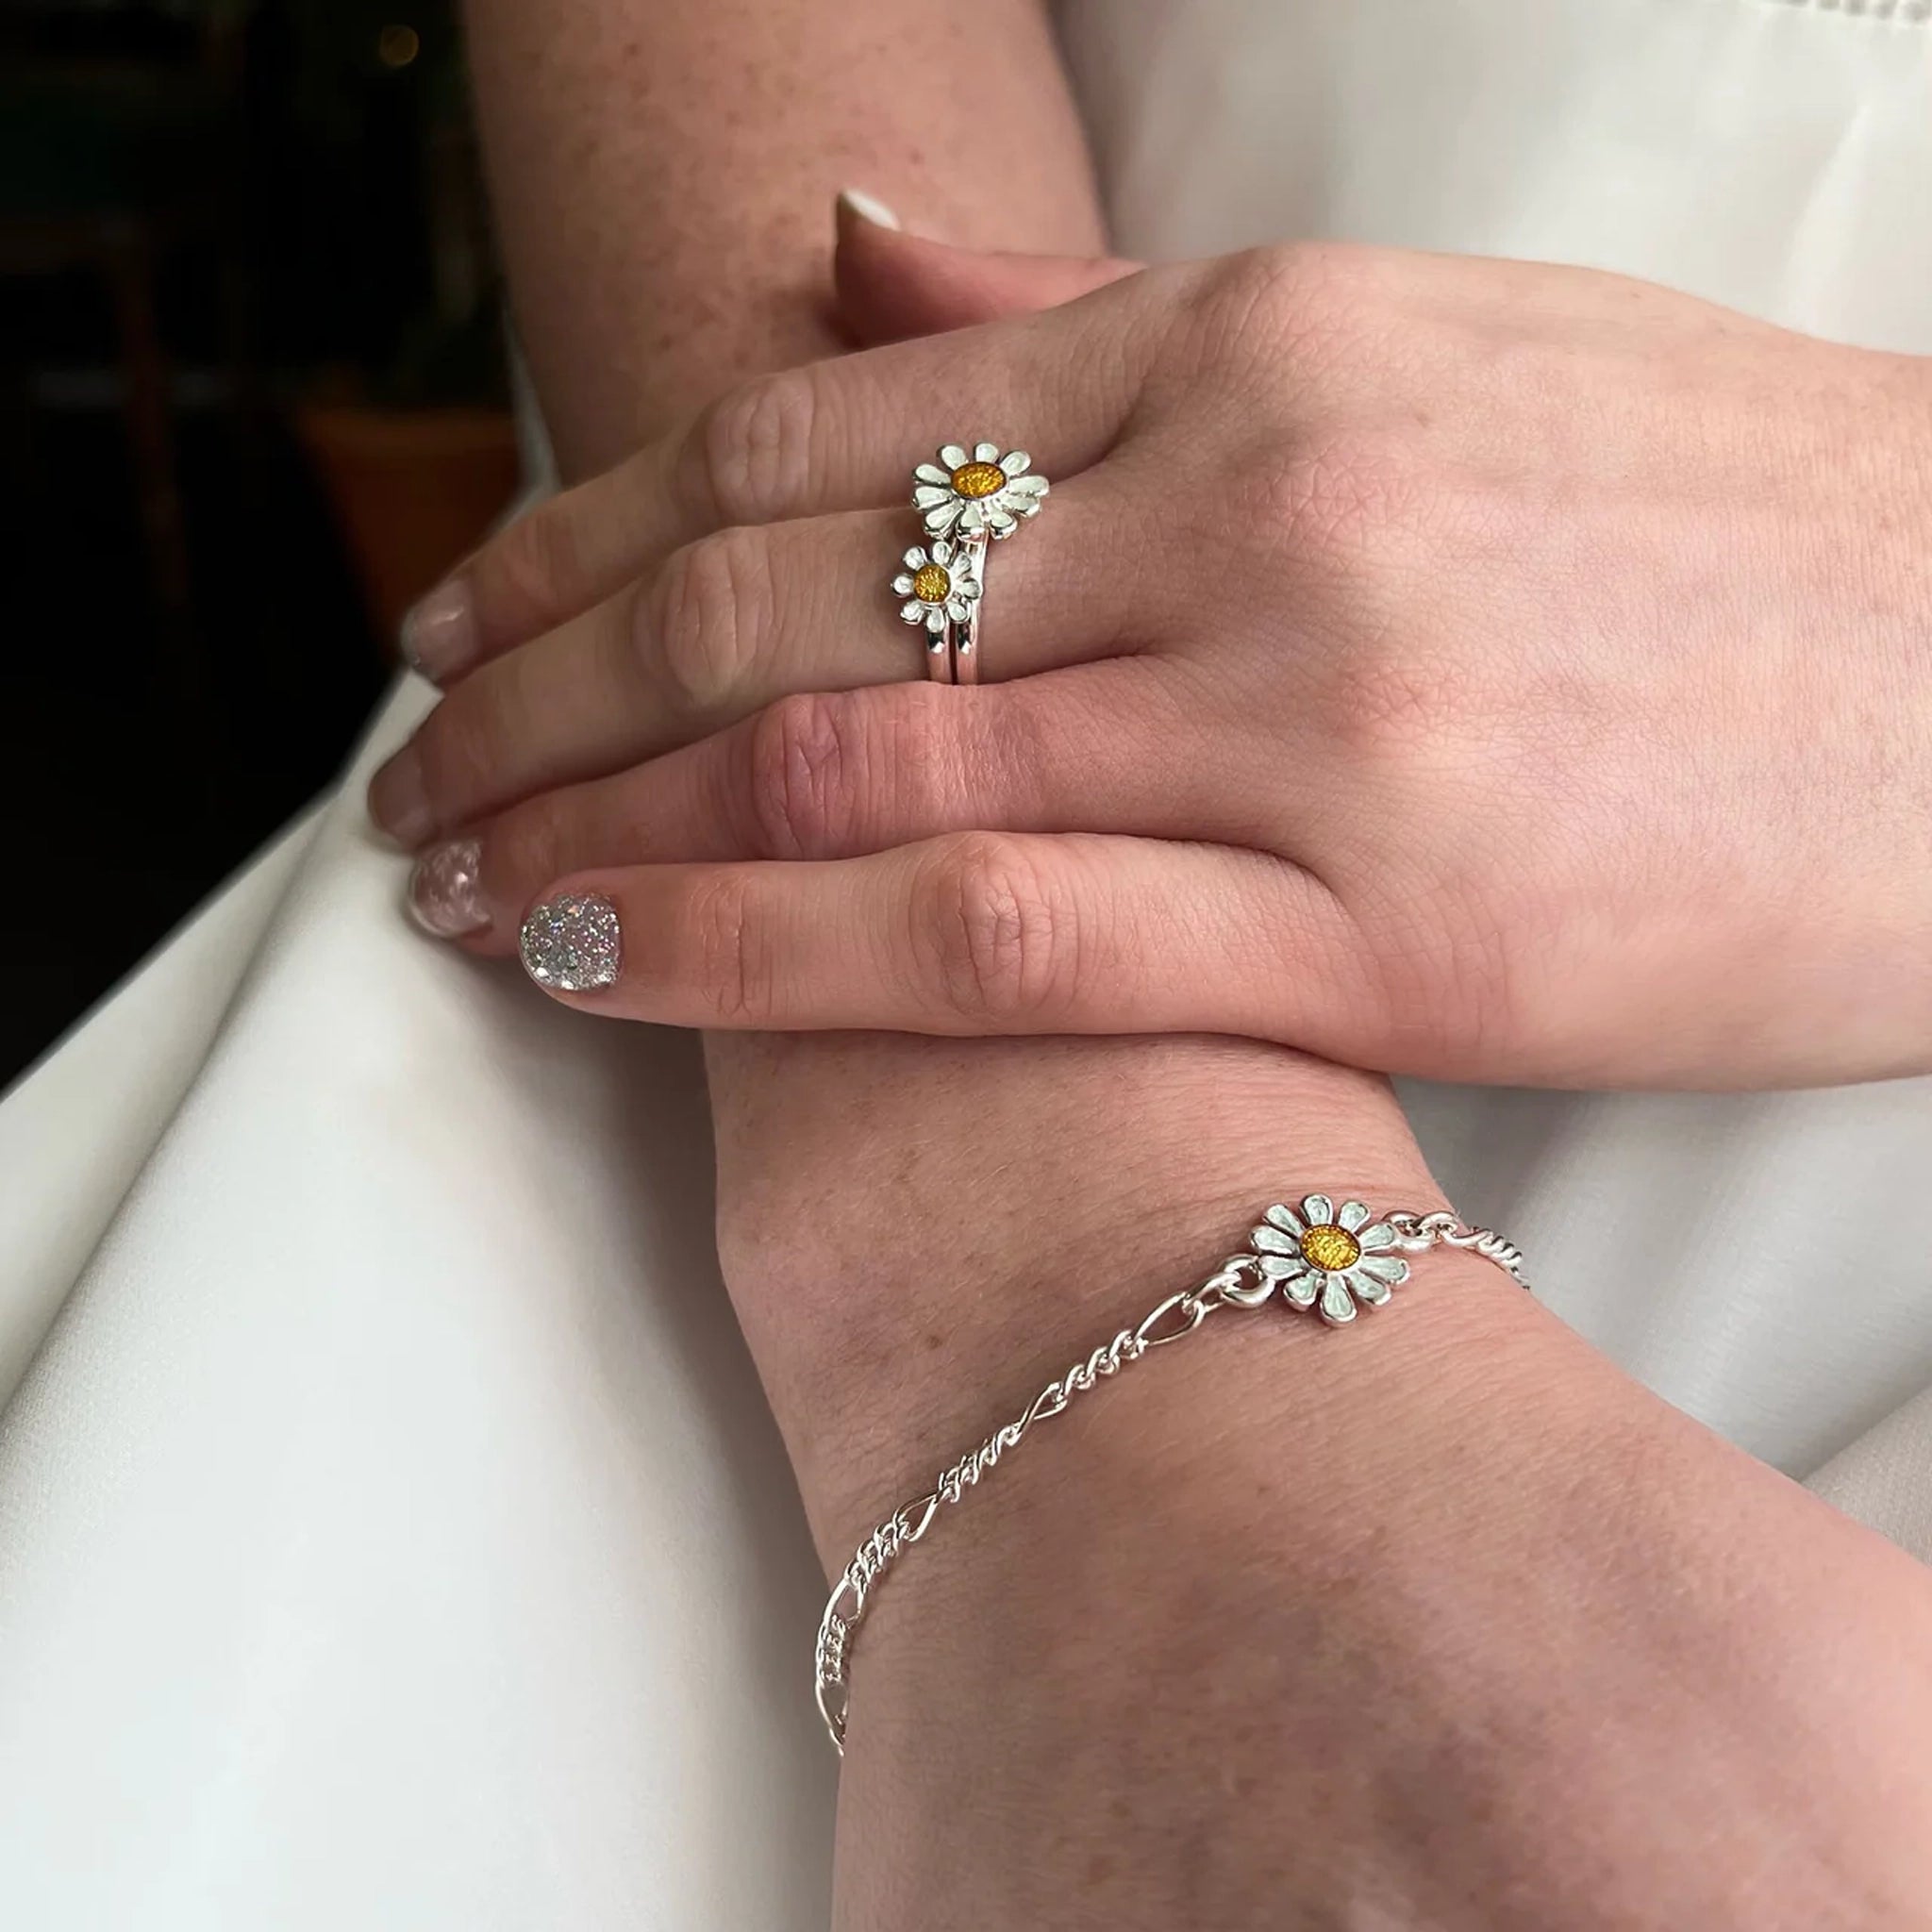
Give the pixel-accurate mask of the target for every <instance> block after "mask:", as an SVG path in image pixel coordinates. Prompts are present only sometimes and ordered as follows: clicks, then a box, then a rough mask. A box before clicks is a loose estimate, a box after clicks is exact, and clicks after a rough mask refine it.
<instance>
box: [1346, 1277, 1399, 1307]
mask: <svg viewBox="0 0 1932 1932" xmlns="http://www.w3.org/2000/svg"><path fill="white" fill-rule="evenodd" d="M1347 1280H1348V1286H1349V1290H1350V1291H1351V1292H1352V1293H1353V1294H1354V1296H1355V1298H1356V1300H1357V1301H1358V1302H1360V1303H1361V1304H1362V1306H1363V1307H1369V1308H1379V1307H1381V1306H1382V1304H1383V1303H1384V1302H1386V1301H1387V1300H1388V1299H1389V1293H1390V1290H1389V1284H1388V1283H1387V1282H1386V1281H1377V1280H1376V1279H1375V1278H1374V1275H1373V1274H1364V1273H1363V1272H1362V1271H1361V1270H1360V1269H1359V1268H1351V1269H1350V1270H1349V1271H1348V1275H1347Z"/></svg>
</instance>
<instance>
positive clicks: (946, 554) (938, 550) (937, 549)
mask: <svg viewBox="0 0 1932 1932" xmlns="http://www.w3.org/2000/svg"><path fill="white" fill-rule="evenodd" d="M932 560H933V561H934V562H935V563H951V562H952V560H953V546H952V545H951V544H950V543H948V542H947V541H946V540H945V539H944V538H943V537H941V539H940V540H939V541H938V542H937V543H935V544H934V545H933V546H932Z"/></svg>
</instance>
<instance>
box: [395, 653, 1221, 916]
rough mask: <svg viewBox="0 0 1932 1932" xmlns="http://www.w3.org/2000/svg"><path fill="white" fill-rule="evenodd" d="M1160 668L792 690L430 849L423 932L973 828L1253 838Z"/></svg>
mask: <svg viewBox="0 0 1932 1932" xmlns="http://www.w3.org/2000/svg"><path fill="white" fill-rule="evenodd" d="M1172 682H1173V681H1172V679H1171V678H1169V677H1168V676H1167V675H1166V667H1165V666H1164V664H1163V663H1162V662H1161V661H1160V660H1158V659H1155V658H1117V659H1113V660H1111V661H1109V662H1108V663H1105V664H1096V665H1088V666H1083V667H1081V668H1078V669H1076V670H1073V671H1064V672H1052V673H1049V674H1047V675H1044V676H1041V677H1038V678H1029V679H1027V680H1025V681H1024V682H1022V683H1018V684H1008V685H996V686H991V687H984V688H981V689H978V690H975V691H971V692H960V691H949V690H946V689H945V688H943V687H941V686H934V685H926V684H899V685H891V686H889V687H886V688H884V689H881V690H878V691H846V692H813V693H810V694H808V695H803V696H799V697H793V698H788V699H786V700H785V701H784V702H783V703H782V704H778V705H774V706H772V707H771V708H769V709H767V710H765V711H762V712H760V713H759V714H758V716H757V717H756V718H752V719H748V720H746V721H745V722H744V723H742V724H738V725H735V726H733V727H732V729H730V730H729V731H724V732H721V733H719V734H718V736H716V737H715V738H708V739H706V740H705V741H703V742H702V743H700V744H694V745H690V746H687V747H685V748H684V749H683V750H680V751H676V752H673V753H671V754H670V755H669V756H668V757H665V758H656V759H653V760H652V761H651V762H649V763H648V764H643V765H639V766H637V767H635V768H634V769H632V770H630V771H627V772H623V773H619V774H615V775H613V776H611V777H608V778H603V779H599V780H597V781H595V782H593V783H591V784H586V785H573V786H567V787H564V788H562V789H560V790H558V791H546V792H543V793H541V794H540V795H538V796H537V797H534V798H530V799H527V800H525V802H524V803H522V804H520V805H517V806H515V807H512V808H510V809H509V810H508V811H505V812H502V813H500V814H498V815H497V816H496V817H494V818H490V819H485V820H481V821H478V822H476V823H474V824H470V825H467V826H465V827H463V828H462V829H461V830H460V831H459V832H458V833H457V834H456V835H455V837H453V838H451V839H448V840H445V841H440V842H439V843H437V844H435V845H433V846H431V847H430V849H429V850H428V851H426V852H425V854H424V855H423V857H422V858H421V859H420V860H419V861H418V863H417V865H416V868H415V871H414V873H413V874H411V881H410V887H409V898H408V903H409V908H410V911H411V912H412V914H413V915H414V917H415V919H416V921H417V923H418V924H420V925H421V926H423V927H424V929H425V931H428V932H430V933H432V934H434V935H435V936H437V937H438V938H441V939H461V940H462V941H464V943H465V944H466V945H468V946H470V947H471V948H472V949H473V950H475V951H479V952H486V953H508V952H509V951H511V950H512V949H513V948H514V944H515V940H516V930H517V924H518V922H519V921H520V920H521V918H522V917H523V914H524V911H525V908H528V907H529V905H530V904H531V903H532V901H533V900H534V899H535V898H536V897H537V896H538V894H539V893H541V891H542V890H543V888H544V887H545V886H547V885H548V884H549V883H550V882H551V881H552V880H553V879H556V878H559V877H561V876H562V875H563V874H566V873H572V872H577V871H581V870H582V869H584V868H585V867H587V866H592V865H633V864H653V865H658V864H668V863H696V862H718V861H724V860H731V859H760V858H773V859H800V858H854V857H858V856H861V855H863V854H866V853H872V852H879V851H884V850H886V849H888V848H890V847H891V846H894V845H904V844H910V843H913V842H916V841H920V840H924V839H930V838H934V837H937V836H939V835H940V834H942V833H947V832H956V831H968V830H974V829H985V830H1008V831H1070V832H1081V831H1089V832H1116V833H1132V834H1136V835H1139V836H1141V837H1146V838H1185V839H1194V838H1220V839H1223V840H1224V841H1226V842H1229V843H1241V842H1243V841H1246V840H1249V839H1251V837H1252V834H1253V829H1254V828H1253V826H1252V824H1247V823H1241V824H1232V823H1229V822H1228V815H1227V809H1226V807H1225V802H1224V801H1222V800H1217V798H1216V795H1215V791H1214V777H1213V774H1214V773H1215V772H1216V770H1217V769H1218V768H1217V765H1216V761H1215V759H1214V758H1212V757H1210V756H1208V755H1206V753H1205V746H1206V743H1207V741H1208V739H1209V738H1210V737H1211V735H1212V733H1213V731H1214V728H1215V727H1214V725H1213V724H1212V723H1211V722H1210V721H1207V720H1204V719H1203V718H1202V717H1201V716H1200V715H1199V713H1198V711H1197V710H1196V709H1195V708H1192V707H1191V705H1189V704H1188V703H1187V702H1186V700H1185V694H1184V693H1180V692H1176V691H1174V690H1173V689H1172V688H1171V686H1172Z"/></svg>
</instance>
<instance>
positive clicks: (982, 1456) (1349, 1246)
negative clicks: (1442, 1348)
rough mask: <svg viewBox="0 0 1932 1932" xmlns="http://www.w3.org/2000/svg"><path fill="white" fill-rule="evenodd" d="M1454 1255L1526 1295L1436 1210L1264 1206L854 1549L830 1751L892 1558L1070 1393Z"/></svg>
mask: <svg viewBox="0 0 1932 1932" xmlns="http://www.w3.org/2000/svg"><path fill="white" fill-rule="evenodd" d="M1439 1245H1440V1246H1443V1247H1451V1248H1462V1249H1465V1250H1467V1251H1468V1252H1469V1253H1471V1254H1475V1255H1480V1256H1481V1257H1483V1258H1484V1259H1485V1260H1487V1261H1491V1262H1493V1263H1494V1264H1495V1265H1496V1266H1497V1267H1498V1268H1500V1269H1502V1270H1503V1271H1504V1272H1505V1273H1506V1274H1508V1275H1509V1276H1510V1277H1511V1278H1512V1279H1513V1280H1514V1281H1515V1282H1516V1284H1517V1285H1518V1286H1519V1287H1521V1288H1524V1289H1527V1288H1528V1287H1529V1282H1528V1280H1527V1279H1526V1278H1525V1276H1524V1262H1523V1253H1522V1250H1521V1249H1519V1248H1518V1247H1517V1246H1516V1245H1515V1243H1514V1242H1512V1241H1507V1240H1505V1239H1504V1237H1503V1236H1501V1235H1499V1234H1497V1233H1496V1232H1495V1231H1494V1230H1493V1229H1491V1228H1486V1227H1474V1226H1470V1225H1468V1224H1465V1223H1463V1222H1461V1221H1459V1220H1457V1217H1456V1216H1455V1215H1454V1214H1451V1213H1448V1212H1447V1211H1446V1210H1438V1211H1436V1212H1434V1213H1429V1214H1415V1213H1411V1212H1407V1211H1406V1210H1397V1211H1395V1212H1392V1213H1389V1214H1384V1215H1382V1216H1381V1217H1380V1218H1379V1219H1376V1218H1374V1217H1373V1216H1372V1215H1371V1214H1370V1212H1369V1210H1368V1209H1367V1208H1365V1207H1364V1206H1363V1205H1362V1204H1361V1203H1360V1202H1359V1201H1344V1202H1342V1203H1341V1206H1340V1208H1336V1207H1334V1206H1333V1205H1332V1203H1331V1202H1330V1200H1329V1198H1328V1197H1327V1196H1326V1195H1323V1194H1309V1195H1307V1196H1306V1197H1305V1198H1304V1199H1303V1200H1302V1202H1301V1204H1300V1208H1299V1211H1297V1210H1296V1209H1293V1208H1287V1207H1284V1206H1281V1205H1278V1204H1277V1205H1276V1206H1274V1207H1272V1208H1269V1209H1268V1210H1267V1212H1266V1215H1265V1217H1264V1219H1263V1221H1262V1223H1261V1224H1260V1225H1258V1226H1257V1227H1256V1228H1255V1229H1254V1230H1253V1232H1252V1233H1251V1235H1250V1236H1249V1247H1248V1249H1247V1251H1245V1252H1244V1253H1241V1254H1239V1255H1231V1256H1229V1257H1228V1258H1227V1259H1226V1260H1225V1261H1224V1262H1223V1263H1222V1264H1221V1266H1220V1268H1219V1269H1218V1270H1217V1271H1216V1272H1215V1274H1212V1275H1211V1276H1210V1277H1209V1278H1208V1280H1207V1281H1205V1282H1203V1283H1202V1284H1201V1286H1200V1287H1198V1288H1191V1289H1183V1290H1182V1291H1180V1292H1179V1293H1178V1294H1171V1295H1169V1296H1168V1297H1167V1299H1166V1300H1165V1301H1164V1302H1161V1303H1160V1304H1159V1305H1158V1307H1154V1308H1151V1309H1150V1310H1149V1311H1148V1312H1147V1314H1146V1315H1145V1316H1143V1317H1142V1318H1141V1322H1140V1323H1139V1324H1137V1325H1136V1326H1134V1327H1132V1328H1123V1329H1122V1330H1121V1331H1120V1333H1119V1334H1117V1335H1116V1336H1114V1338H1113V1339H1112V1340H1111V1341H1108V1342H1105V1343H1103V1344H1102V1345H1101V1346H1100V1347H1099V1348H1096V1349H1095V1350H1094V1351H1093V1352H1092V1353H1091V1355H1090V1356H1088V1357H1086V1359H1085V1360H1084V1361H1078V1362H1075V1363H1074V1365H1073V1367H1072V1368H1070V1369H1068V1370H1066V1371H1065V1372H1064V1373H1063V1374H1059V1375H1058V1376H1057V1377H1056V1378H1055V1379H1054V1380H1053V1381H1051V1382H1049V1383H1048V1384H1047V1385H1046V1387H1045V1388H1043V1389H1042V1390H1041V1391H1040V1393H1039V1394H1038V1395H1036V1396H1035V1397H1034V1398H1033V1400H1032V1401H1031V1402H1029V1403H1028V1404H1027V1405H1026V1407H1025V1408H1024V1409H1023V1410H1022V1411H1021V1413H1020V1414H1019V1415H1017V1416H1015V1417H1014V1418H1013V1420H1012V1421H1011V1422H1008V1423H1004V1424H1001V1425H1000V1426H999V1427H998V1428H996V1429H995V1430H994V1431H993V1432H992V1434H991V1435H990V1436H989V1437H987V1439H986V1440H985V1441H983V1442H981V1443H980V1444H979V1445H978V1447H977V1448H975V1449H973V1450H971V1451H969V1452H968V1453H967V1454H966V1455H964V1456H962V1457H959V1459H958V1461H957V1462H955V1463H952V1464H951V1465H949V1466H948V1467H947V1468H946V1469H945V1470H943V1471H942V1472H941V1474H940V1476H939V1479H938V1480H937V1481H936V1482H935V1483H934V1484H933V1486H932V1488H931V1489H929V1490H927V1491H925V1492H924V1494H923V1495H920V1496H916V1497H914V1498H913V1499H912V1501H910V1502H909V1503H904V1504H901V1505H900V1507H898V1508H897V1509H895V1510H894V1511H893V1512H892V1514H891V1516H889V1517H888V1518H887V1519H886V1520H885V1521H884V1522H883V1523H881V1524H879V1525H878V1527H877V1528H876V1529H874V1531H873V1532H872V1534H871V1535H870V1536H868V1537H867V1538H866V1539H865V1541H863V1542H862V1543H860V1544H859V1546H858V1549H857V1550H856V1551H854V1553H853V1556H852V1559H851V1561H850V1562H849V1563H847V1564H846V1566H845V1569H844V1571H843V1572H842V1573H841V1575H840V1577H839V1580H838V1582H837V1583H836V1584H835V1585H834V1587H833V1590H832V1593H831V1596H830V1597H829V1598H828V1599H827V1601H826V1604H825V1609H824V1616H823V1617H822V1618H821V1619H820V1620H819V1631H818V1641H817V1644H816V1646H815V1648H814V1653H813V1676H814V1679H815V1681H816V1694H817V1699H818V1707H819V1715H820V1717H822V1718H823V1719H824V1724H825V1729H826V1730H827V1731H828V1732H829V1733H830V1735H831V1740H832V1742H833V1744H834V1746H835V1747H836V1748H837V1749H838V1751H839V1753H840V1755H841V1757H842V1756H843V1754H844V1749H845V1712H846V1707H847V1702H848V1699H849V1696H850V1690H851V1679H850V1665H851V1660H852V1644H853V1641H854V1638H855V1637H856V1635H857V1633H858V1625H859V1624H860V1622H861V1621H862V1619H863V1618H864V1616H865V1613H866V1609H867V1607H868V1606H869V1604H870V1602H871V1599H872V1593H873V1591H874V1590H876V1589H877V1588H878V1585H879V1581H880V1579H881V1578H882V1577H883V1576H884V1575H885V1574H886V1573H887V1572H888V1571H889V1570H890V1569H891V1568H892V1566H893V1565H894V1564H895V1563H896V1562H897V1561H898V1560H899V1558H900V1557H901V1556H903V1555H904V1554H905V1552H906V1551H907V1550H908V1549H909V1548H910V1547H911V1546H912V1545H913V1544H914V1543H916V1542H918V1541H920V1539H921V1538H922V1537H924V1535H925V1534H926V1532H927V1531H928V1530H930V1529H931V1528H932V1526H933V1524H934V1522H935V1521H936V1520H937V1518H938V1516H939V1513H940V1510H941V1507H944V1506H946V1505H947V1504H956V1503H958V1501H959V1500H960V1499H961V1498H962V1497H963V1496H964V1495H965V1493H966V1491H968V1490H970V1489H973V1488H974V1487H975V1486H976V1485H977V1484H978V1483H980V1482H981V1481H982V1480H984V1479H985V1477H987V1476H988V1475H990V1474H991V1473H992V1472H993V1470H994V1469H996V1468H997V1467H998V1466H999V1463H1000V1459H1001V1458H1002V1457H1005V1456H1007V1455H1008V1454H1009V1453H1010V1452H1011V1451H1012V1450H1014V1449H1015V1448H1017V1447H1018V1446H1019V1444H1020V1443H1021V1441H1023V1440H1024V1438H1025V1436H1026V1435H1027V1433H1028V1432H1029V1431H1030V1430H1032V1429H1034V1428H1037V1427H1038V1426H1039V1425H1040V1424H1041V1423H1044V1422H1050V1421H1051V1420H1052V1419H1053V1418H1054V1417H1055V1416H1057V1415H1061V1414H1064V1413H1065V1411H1066V1410H1067V1408H1068V1407H1070V1406H1071V1405H1072V1404H1073V1402H1074V1398H1075V1397H1076V1396H1080V1395H1085V1394H1086V1393H1087V1392H1088V1391H1090V1390H1092V1389H1096V1388H1098V1387H1099V1386H1100V1384H1101V1383H1102V1382H1104V1381H1106V1380H1108V1378H1109V1377H1110V1376H1114V1375H1118V1374H1120V1373H1121V1371H1122V1370H1123V1369H1124V1368H1126V1367H1127V1366H1128V1365H1129V1364H1130V1363H1133V1362H1138V1361H1139V1360H1141V1357H1144V1356H1146V1355H1148V1354H1149V1353H1151V1352H1152V1351H1153V1350H1155V1349H1157V1348H1165V1347H1167V1346H1169V1345H1170V1344H1171V1343H1173V1342H1176V1341H1186V1340H1187V1338H1188V1337H1189V1336H1191V1334H1193V1332H1194V1331H1195V1330H1196V1329H1197V1328H1199V1327H1200V1325H1201V1324H1202V1323H1203V1322H1205V1321H1206V1320H1207V1319H1208V1316H1209V1315H1212V1314H1215V1313H1217V1312H1218V1311H1219V1310H1221V1309H1223V1308H1257V1307H1261V1306H1262V1304H1263V1303H1265V1302H1266V1301H1268V1300H1269V1299H1270V1298H1271V1297H1272V1296H1273V1295H1274V1294H1275V1293H1276V1291H1279V1292H1280V1294H1281V1297H1282V1299H1283V1301H1284V1303H1285V1304H1287V1305H1288V1306H1290V1307H1297V1308H1304V1309H1309V1310H1311V1311H1313V1312H1315V1313H1317V1314H1319V1315H1320V1316H1321V1318H1322V1320H1323V1321H1324V1322H1325V1323H1327V1324H1329V1325H1330V1326H1331V1327H1341V1326H1343V1325H1345V1324H1348V1323H1350V1322H1352V1321H1354V1320H1355V1318H1356V1314H1357V1308H1358V1307H1377V1306H1379V1305H1380V1304H1381V1303H1383V1302H1386V1301H1387V1300H1388V1299H1389V1293H1390V1291H1391V1289H1392V1288H1394V1287H1396V1286H1398V1285H1399V1284H1400V1283H1402V1282H1403V1281H1406V1280H1407V1276H1408V1266H1407V1262H1404V1261H1401V1260H1397V1259H1394V1258H1393V1253H1394V1251H1397V1250H1407V1251H1408V1252H1411V1253H1413V1252H1416V1251H1419V1250H1422V1249H1424V1248H1432V1247H1436V1246H1439Z"/></svg>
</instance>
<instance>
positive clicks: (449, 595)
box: [402, 577, 476, 684]
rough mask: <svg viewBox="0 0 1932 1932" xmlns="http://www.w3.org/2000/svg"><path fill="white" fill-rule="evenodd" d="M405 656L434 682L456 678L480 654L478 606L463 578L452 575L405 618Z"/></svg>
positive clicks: (403, 639)
mask: <svg viewBox="0 0 1932 1932" xmlns="http://www.w3.org/2000/svg"><path fill="white" fill-rule="evenodd" d="M402 641H403V656H404V657H405V658H408V661H409V663H410V664H411V665H412V666H413V667H414V668H415V669H416V670H418V671H420V672H421V673H422V674H423V675H424V676H425V677H426V678H428V679H429V680H430V681H431V683H433V684H441V682H442V681H443V680H444V679H445V678H449V677H454V676H456V675H457V674H458V672H460V671H462V670H463V669H464V668H465V666H467V665H468V664H469V662H470V660H471V659H472V658H474V657H475V655H476V607H475V600H474V599H473V598H472V597H471V595H470V586H469V584H468V582H467V581H466V580H465V579H464V578H462V577H450V578H449V579H447V581H445V582H443V583H441V584H438V585H437V587H436V588H435V590H433V591H430V592H429V594H428V595H427V596H426V597H425V598H423V599H422V601H421V602H420V603H417V604H415V605H414V606H412V607H411V608H410V610H409V612H408V616H406V617H405V618H404V619H403V634H402Z"/></svg>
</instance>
